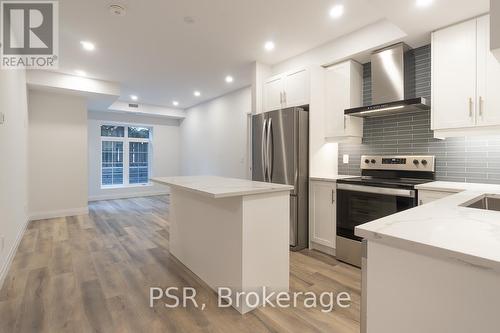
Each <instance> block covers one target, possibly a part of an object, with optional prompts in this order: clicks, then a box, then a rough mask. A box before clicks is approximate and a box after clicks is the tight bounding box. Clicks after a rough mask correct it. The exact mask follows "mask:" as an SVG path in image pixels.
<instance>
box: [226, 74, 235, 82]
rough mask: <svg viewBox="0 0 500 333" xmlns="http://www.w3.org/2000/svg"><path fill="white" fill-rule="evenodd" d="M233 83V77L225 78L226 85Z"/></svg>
mask: <svg viewBox="0 0 500 333" xmlns="http://www.w3.org/2000/svg"><path fill="white" fill-rule="evenodd" d="M233 81H234V79H233V77H232V76H231V75H228V76H226V82H227V83H231V82H233Z"/></svg>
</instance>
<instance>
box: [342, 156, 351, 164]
mask: <svg viewBox="0 0 500 333" xmlns="http://www.w3.org/2000/svg"><path fill="white" fill-rule="evenodd" d="M342 161H343V162H344V164H348V163H349V155H347V154H344V155H343V156H342Z"/></svg>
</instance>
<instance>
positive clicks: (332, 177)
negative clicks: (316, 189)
mask: <svg viewBox="0 0 500 333" xmlns="http://www.w3.org/2000/svg"><path fill="white" fill-rule="evenodd" d="M356 177H359V176H348V175H327V176H310V177H309V179H310V180H319V181H324V182H334V181H337V180H339V179H347V178H356Z"/></svg>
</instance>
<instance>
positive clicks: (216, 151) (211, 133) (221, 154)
mask: <svg viewBox="0 0 500 333" xmlns="http://www.w3.org/2000/svg"><path fill="white" fill-rule="evenodd" d="M251 101H252V94H251V88H250V87H248V88H244V89H241V90H237V91H235V92H232V93H229V94H227V95H224V96H221V97H219V98H217V99H214V100H212V101H208V102H206V103H203V104H200V105H197V106H195V107H192V108H190V109H188V110H186V114H187V116H186V119H184V120H183V121H182V122H181V161H182V163H181V171H182V174H183V175H202V174H203V175H218V176H225V177H235V178H248V177H250V171H249V166H248V160H249V159H248V154H249V153H248V151H249V149H248V145H249V141H248V116H247V114H249V113H250V112H251V109H252V104H251V103H252V102H251Z"/></svg>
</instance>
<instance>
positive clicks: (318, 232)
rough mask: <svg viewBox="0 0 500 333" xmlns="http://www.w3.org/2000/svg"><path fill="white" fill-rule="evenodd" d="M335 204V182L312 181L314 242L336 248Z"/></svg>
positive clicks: (311, 220) (312, 235)
mask: <svg viewBox="0 0 500 333" xmlns="http://www.w3.org/2000/svg"><path fill="white" fill-rule="evenodd" d="M335 205H336V189H335V183H329V182H311V190H310V206H309V211H310V219H309V223H310V232H311V235H310V237H311V241H312V242H314V243H317V244H321V245H324V246H328V247H330V248H335V236H336V229H337V226H336V216H335V214H336V208H335Z"/></svg>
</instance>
